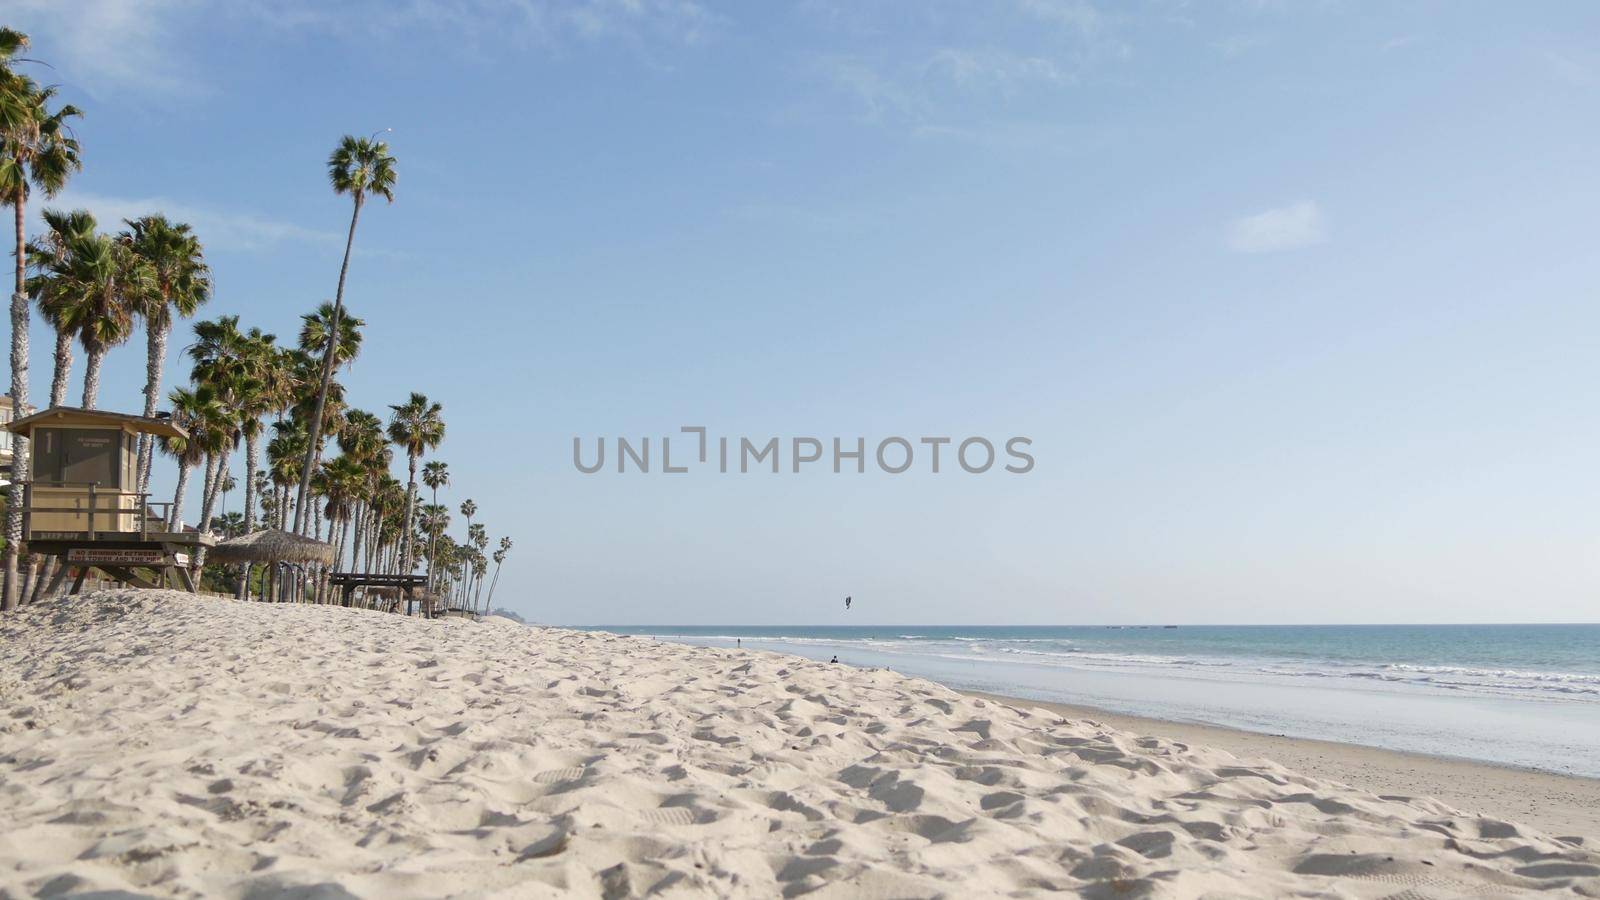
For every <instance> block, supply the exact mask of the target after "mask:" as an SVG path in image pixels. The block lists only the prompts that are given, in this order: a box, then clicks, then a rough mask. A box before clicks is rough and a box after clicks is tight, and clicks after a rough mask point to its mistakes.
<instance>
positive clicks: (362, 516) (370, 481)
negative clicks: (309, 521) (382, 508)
mask: <svg viewBox="0 0 1600 900" xmlns="http://www.w3.org/2000/svg"><path fill="white" fill-rule="evenodd" d="M338 444H339V450H340V452H341V453H343V454H344V455H345V456H347V457H349V458H350V459H351V460H352V461H353V462H354V463H355V464H356V465H358V466H359V467H360V470H361V478H362V486H361V490H360V492H359V493H358V495H357V500H356V503H355V508H354V510H353V511H352V516H353V518H354V519H355V537H354V540H355V544H354V546H355V547H356V549H357V551H359V549H360V548H361V547H362V546H364V544H363V541H364V539H365V538H366V535H367V533H368V531H369V530H370V529H369V525H368V519H369V518H370V515H369V513H370V510H371V506H370V504H369V503H368V502H367V501H368V500H369V499H370V497H371V495H372V493H373V491H375V490H376V489H377V485H378V476H379V475H380V474H382V473H386V472H388V471H389V463H390V462H392V461H393V460H394V452H393V451H392V450H390V449H389V439H388V437H386V436H385V435H384V433H383V420H382V419H380V418H378V417H377V416H375V415H373V414H372V413H369V412H367V411H366V410H363V409H352V410H350V411H349V412H347V413H345V416H344V426H343V427H342V428H340V429H339V435H338ZM350 564H351V568H352V569H354V568H356V567H357V566H358V565H359V564H360V556H359V553H352V554H351V558H350Z"/></svg>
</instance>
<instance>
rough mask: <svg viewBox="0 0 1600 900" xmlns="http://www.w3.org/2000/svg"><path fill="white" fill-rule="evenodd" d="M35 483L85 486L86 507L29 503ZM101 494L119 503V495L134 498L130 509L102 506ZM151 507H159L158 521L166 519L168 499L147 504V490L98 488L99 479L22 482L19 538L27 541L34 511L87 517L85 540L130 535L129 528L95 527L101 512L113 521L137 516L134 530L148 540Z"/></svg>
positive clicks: (31, 499)
mask: <svg viewBox="0 0 1600 900" xmlns="http://www.w3.org/2000/svg"><path fill="white" fill-rule="evenodd" d="M35 485H37V486H39V487H47V488H87V494H88V497H89V506H88V508H87V509H85V508H83V507H79V506H35V505H34V502H33V489H34V486H35ZM102 496H106V497H112V498H116V499H114V500H113V502H118V503H120V502H121V501H120V498H122V497H133V498H135V503H134V508H133V509H122V508H121V507H120V506H118V507H107V508H104V509H102V508H101V507H100V501H99V498H100V497H102ZM153 506H159V507H162V513H161V517H160V518H161V521H162V522H165V521H166V520H167V516H168V513H170V512H171V509H172V504H171V503H170V502H160V501H158V502H156V503H151V502H150V494H149V492H148V491H146V492H135V491H123V490H115V489H113V490H110V491H100V482H98V481H24V482H22V534H23V540H27V539H28V538H29V537H31V536H32V534H33V514H34V513H67V514H75V515H80V516H87V517H88V523H87V524H88V529H87V535H86V537H85V540H89V541H96V540H100V537H99V535H101V534H112V535H119V536H120V535H130V534H134V532H131V531H123V530H122V529H121V528H109V529H99V528H96V527H95V519H96V517H97V516H98V515H99V514H100V513H105V514H106V515H108V516H110V517H111V519H112V521H113V522H116V520H117V518H118V517H121V516H138V517H139V529H138V532H137V533H138V535H139V540H141V541H143V540H148V539H149V536H150V508H151V507H153ZM163 530H165V529H163Z"/></svg>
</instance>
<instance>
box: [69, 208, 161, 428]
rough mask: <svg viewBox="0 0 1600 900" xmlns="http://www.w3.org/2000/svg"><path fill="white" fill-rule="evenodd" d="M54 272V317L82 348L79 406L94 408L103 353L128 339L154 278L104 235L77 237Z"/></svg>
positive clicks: (128, 253) (124, 250) (125, 250)
mask: <svg viewBox="0 0 1600 900" xmlns="http://www.w3.org/2000/svg"><path fill="white" fill-rule="evenodd" d="M53 274H54V276H55V278H56V279H57V284H56V286H55V288H54V290H55V291H56V292H57V295H58V296H57V301H56V302H58V303H59V306H58V307H57V308H56V310H55V315H56V316H57V317H58V321H59V322H60V324H62V325H64V326H66V327H68V328H70V329H71V330H73V331H75V332H77V335H78V340H79V342H80V343H81V344H82V345H83V350H84V356H85V360H84V366H83V406H84V408H85V409H94V406H95V401H96V399H97V398H98V397H99V394H100V364H101V363H102V362H103V361H104V360H105V356H106V352H107V351H109V350H110V349H111V348H112V347H115V346H116V345H118V344H121V343H123V342H124V341H126V340H127V339H128V338H129V337H130V336H131V335H132V333H133V312H134V307H135V305H136V304H137V303H138V302H139V301H138V298H140V297H142V296H143V295H144V294H145V293H146V292H147V291H149V290H151V289H152V285H153V276H152V273H151V271H150V268H149V267H148V266H146V265H145V264H144V262H143V261H142V260H140V259H139V258H137V257H136V256H134V255H133V252H132V251H131V250H129V249H128V248H127V247H125V246H123V245H122V244H120V243H118V242H117V241H116V240H114V239H113V238H111V237H110V236H109V235H104V234H90V235H81V236H77V237H75V238H74V239H73V241H72V243H71V246H70V249H69V251H68V252H67V253H66V254H65V255H64V258H63V259H62V268H60V269H58V270H57V271H56V272H54V273H53Z"/></svg>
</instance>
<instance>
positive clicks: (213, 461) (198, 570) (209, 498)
mask: <svg viewBox="0 0 1600 900" xmlns="http://www.w3.org/2000/svg"><path fill="white" fill-rule="evenodd" d="M224 462H225V460H224V459H223V455H222V454H221V453H207V454H206V486H205V490H203V491H201V492H200V524H199V526H198V527H199V530H200V533H201V534H205V533H206V532H207V531H209V530H211V512H212V510H213V509H214V508H215V507H216V503H217V488H219V487H221V486H222V470H223V463H224ZM205 565H206V547H205V545H204V544H201V545H199V546H198V547H196V548H195V551H194V578H195V583H196V584H199V583H200V578H201V576H203V575H204V574H205Z"/></svg>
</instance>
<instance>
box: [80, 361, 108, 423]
mask: <svg viewBox="0 0 1600 900" xmlns="http://www.w3.org/2000/svg"><path fill="white" fill-rule="evenodd" d="M105 358H106V351H105V348H104V347H96V348H94V349H92V350H90V351H89V353H88V358H87V359H86V360H84V363H83V408H84V409H94V401H95V399H96V398H98V397H99V396H100V363H101V362H103V361H104V360H105Z"/></svg>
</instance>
